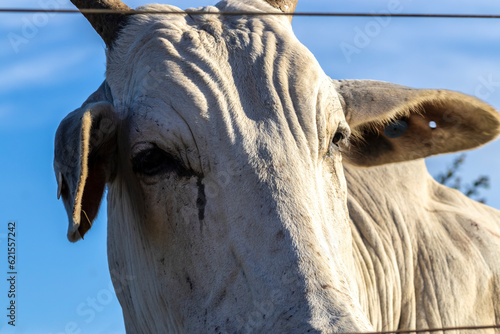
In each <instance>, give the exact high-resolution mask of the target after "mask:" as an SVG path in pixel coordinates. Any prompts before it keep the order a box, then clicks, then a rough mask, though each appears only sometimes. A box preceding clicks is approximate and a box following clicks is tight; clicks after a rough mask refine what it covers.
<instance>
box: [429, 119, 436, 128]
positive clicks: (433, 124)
mask: <svg viewBox="0 0 500 334" xmlns="http://www.w3.org/2000/svg"><path fill="white" fill-rule="evenodd" d="M429 127H430V128H431V129H435V128H437V124H436V122H434V121H430V122H429Z"/></svg>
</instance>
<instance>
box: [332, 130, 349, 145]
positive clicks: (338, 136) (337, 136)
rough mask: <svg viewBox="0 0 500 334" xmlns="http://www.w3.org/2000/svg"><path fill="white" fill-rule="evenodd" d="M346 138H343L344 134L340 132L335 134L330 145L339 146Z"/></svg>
mask: <svg viewBox="0 0 500 334" xmlns="http://www.w3.org/2000/svg"><path fill="white" fill-rule="evenodd" d="M345 139H346V137H345V134H343V133H342V132H337V133H335V135H334V136H333V139H332V143H334V144H335V145H337V146H339V145H340V143H341V142H342V141H343V140H345Z"/></svg>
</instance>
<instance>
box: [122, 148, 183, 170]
mask: <svg viewBox="0 0 500 334" xmlns="http://www.w3.org/2000/svg"><path fill="white" fill-rule="evenodd" d="M132 168H133V171H134V173H136V174H142V175H145V176H155V175H160V174H167V173H176V174H177V175H178V176H189V175H190V174H191V173H190V172H189V171H188V170H187V168H186V167H184V165H183V164H182V163H181V162H179V161H178V160H177V159H176V158H174V157H173V156H172V155H171V154H169V153H167V152H165V151H163V150H162V149H160V148H159V147H158V146H156V145H153V147H152V148H150V149H147V150H144V151H142V152H139V153H138V154H137V155H136V156H135V157H134V158H133V159H132Z"/></svg>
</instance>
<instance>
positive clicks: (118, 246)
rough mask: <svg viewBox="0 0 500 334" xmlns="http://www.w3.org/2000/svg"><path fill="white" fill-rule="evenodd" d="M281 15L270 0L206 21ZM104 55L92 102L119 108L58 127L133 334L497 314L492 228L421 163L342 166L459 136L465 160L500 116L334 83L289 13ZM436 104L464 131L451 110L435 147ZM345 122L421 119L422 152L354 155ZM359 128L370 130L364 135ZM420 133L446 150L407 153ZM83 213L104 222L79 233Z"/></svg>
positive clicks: (235, 6)
mask: <svg viewBox="0 0 500 334" xmlns="http://www.w3.org/2000/svg"><path fill="white" fill-rule="evenodd" d="M141 9H147V10H164V11H169V10H175V11H178V10H179V9H177V8H175V7H172V6H165V5H150V6H146V7H143V8H141ZM272 10H274V9H273V8H272V7H271V6H269V5H268V4H266V3H265V2H264V1H260V0H246V1H237V0H229V1H222V2H220V3H219V4H218V5H217V6H215V7H205V8H200V9H198V11H200V12H217V11H252V12H255V11H266V12H267V11H272ZM107 56H108V63H107V73H106V83H105V84H103V86H102V87H101V88H102V90H103V92H105V93H106V94H104V95H103V94H100V93H99V92H97V93H96V94H95V96H103V100H105V101H107V102H104V103H101V104H91V105H89V106H86V105H85V104H84V106H82V108H80V109H77V110H76V111H75V112H73V113H71V114H70V115H69V116H68V117H67V118H66V120H65V121H63V122H64V124H63V123H62V124H63V125H62V129H60V130H58V134H57V135H56V158H55V163H54V166H55V169H56V175H57V178H58V184H59V187H60V189H59V192H60V193H62V196H63V199H64V201H65V205H66V208H67V210H68V213H69V218H70V232H71V233H70V239H71V240H72V241H76V240H78V239H79V238H80V236H83V235H84V233H85V232H86V231H87V230H88V229H89V228H90V225H91V220H92V219H93V218H92V217H94V216H95V214H97V210H98V206H99V201H100V197H99V196H100V195H99V194H102V191H103V189H104V185H105V183H106V182H107V184H108V189H109V191H108V257H109V266H110V270H111V273H112V276H113V273H114V275H115V276H116V275H120V277H121V278H122V279H120V277H118V278H117V277H114V278H117V279H116V280H115V282H114V284H115V290H116V292H117V296H118V298H119V300H120V304H121V306H122V308H123V314H124V319H125V325H126V328H127V332H128V333H345V332H359V331H371V330H375V329H376V330H395V329H408V328H427V327H439V326H455V325H473V324H490V323H494V322H495V321H496V320H497V319H498V318H499V316H500V314H499V302H498V291H499V290H498V287H499V278H498V277H499V276H498V268H500V260H499V259H498V256H497V254H498V251H497V250H498V249H499V246H500V239H499V236H500V229H499V217H500V215H499V213H498V212H497V211H495V210H493V209H490V208H487V207H485V206H483V205H481V204H478V203H476V202H474V201H472V200H470V199H468V198H466V197H464V196H463V195H461V194H460V193H458V192H456V191H454V190H450V189H447V188H445V187H442V186H440V185H438V184H436V183H435V182H434V181H433V180H432V178H431V177H430V176H429V175H428V173H427V171H426V170H425V167H424V166H423V162H422V161H421V160H417V161H413V162H403V163H399V164H390V165H387V166H381V167H375V168H369V169H360V168H357V167H353V166H352V165H349V164H348V163H346V161H344V162H343V161H342V155H343V154H344V156H345V159H344V160H349V159H351V160H349V161H350V162H351V163H357V164H359V165H365V166H371V165H374V164H381V163H387V162H394V161H397V162H399V161H404V160H408V159H417V158H421V157H423V156H426V155H428V154H436V153H441V152H445V151H452V150H457V149H463V148H465V147H466V146H463V145H462V146H460V147H455V146H453V145H451V144H450V146H449V148H447V149H446V150H441V146H443V145H441V143H442V142H449V141H452V140H453V138H454V137H456V135H455V134H456V133H461V134H462V137H461V140H462V142H463V143H465V144H464V145H467V144H469V143H470V142H471V141H469V140H468V138H472V137H473V136H474V131H477V129H481V131H480V132H481V134H482V135H483V137H480V138H479V139H477V138H476V139H477V140H476V141H472V144H471V146H470V147H472V146H477V145H479V144H482V143H484V142H486V141H487V140H490V139H492V138H493V137H495V136H496V135H497V134H498V127H497V126H496V124H497V123H498V116H496V114H494V113H495V112H494V111H492V110H493V109H491V108H490V107H488V106H486V105H484V104H481V103H480V102H479V101H477V100H475V99H473V98H465V97H464V96H463V95H460V94H458V93H450V92H443V91H423V90H422V91H416V90H410V89H407V88H404V87H402V86H396V85H392V86H391V85H387V84H385V83H374V82H371V83H365V82H361V81H352V82H335V81H333V80H331V79H330V78H329V77H327V76H326V75H325V74H324V72H323V71H322V69H321V68H320V66H319V64H318V63H317V61H316V60H315V58H314V57H313V56H312V55H311V53H310V52H309V51H308V50H307V49H306V48H305V47H304V46H303V45H301V44H300V43H299V42H298V41H297V40H296V38H295V36H294V34H293V32H292V29H291V26H290V23H289V21H288V19H287V18H286V17H284V16H277V17H273V16H262V17H259V16H247V17H245V16H218V15H134V16H131V17H129V19H128V23H127V25H126V26H125V27H124V29H123V30H122V31H121V32H120V34H119V38H118V40H117V41H116V42H115V44H114V45H113V47H112V48H111V49H110V50H109V51H108V54H107ZM373 87H375V88H374V89H373ZM363 89H366V90H363ZM353 90H355V91H353ZM396 91H397V92H396ZM382 92H383V94H382ZM378 93H380V94H378ZM370 94H373V96H371V95H370ZM111 96H112V98H111ZM367 96H368V97H369V98H367V99H366V100H369V101H368V102H367V101H365V100H364V99H365V98H366V97H367ZM350 97H355V99H354V101H352V100H349V98H350ZM377 97H380V98H379V99H378V100H377ZM389 100H390V103H389ZM374 101H376V102H374ZM433 101H438V102H437V103H435V105H433ZM90 102H95V101H93V100H92V99H90ZM367 103H368V107H366V105H367ZM426 107H428V109H429V110H430V111H429V113H428V115H431V116H432V117H435V116H436V115H437V116H439V117H441V116H442V115H440V114H439V113H440V112H441V109H450V110H453V112H455V110H454V107H457V108H458V109H464V110H466V111H467V112H466V113H465V114H467V115H468V116H467V117H468V118H459V119H460V122H457V121H456V118H453V117H451V116H450V115H449V114H445V115H444V116H443V117H442V118H443V119H441V118H439V122H438V123H439V125H440V126H441V125H443V126H441V127H440V128H439V129H438V130H436V131H434V132H432V130H430V129H428V128H427V129H425V125H426V124H428V120H427V119H426V118H425V117H423V116H422V115H424V116H425V115H426V113H425V112H426ZM440 107H442V108H441V109H440ZM360 108H364V109H362V110H361V109H360ZM489 108H490V109H489ZM413 109H419V110H418V112H414V111H415V110H413ZM420 109H421V110H420ZM456 112H457V113H458V112H459V111H458V110H457V111H456ZM344 113H347V115H348V121H350V122H351V123H352V126H353V132H356V135H357V136H358V138H359V137H361V138H362V137H363V134H364V133H368V132H369V131H373V132H372V133H371V135H372V137H373V138H376V139H377V140H378V139H380V138H382V137H383V136H382V134H381V132H380V129H378V128H376V126H375V125H374V124H376V125H377V126H379V125H380V126H383V125H384V124H387V123H389V122H390V121H392V120H393V119H394V118H396V117H407V120H408V121H409V122H410V121H411V122H412V123H411V124H410V127H409V130H408V133H409V134H411V136H407V137H401V138H398V139H395V140H392V139H391V140H389V139H388V138H382V139H383V140H382V139H380V140H379V141H378V142H377V143H381V145H380V147H376V148H374V147H371V146H370V144H371V142H370V141H366V142H365V144H366V145H365V146H363V145H364V144H363V142H362V141H360V142H359V143H362V144H360V145H358V147H361V149H360V150H358V151H349V150H348V149H347V147H346V144H347V143H346V140H344V139H342V137H345V138H347V137H348V136H349V134H350V128H349V125H348V124H347V122H346V118H345V115H344ZM386 114H387V115H386ZM479 114H481V116H478V115H479ZM82 115H84V116H85V117H87V118H85V119H88V120H89V121H88V122H90V123H91V126H89V124H87V123H88V122H87V123H85V122H84V123H85V124H86V126H82V125H81V124H79V123H78V120H81V119H82V117H83V116H82ZM437 116H436V117H437ZM452 116H454V115H452ZM370 117H371V118H370ZM384 117H385V118H384ZM365 118H366V119H367V120H369V121H370V122H372V123H373V124H372V123H370V124H368V125H367V126H365V127H359V128H354V125H356V126H357V125H358V124H361V125H363V124H364V122H367V120H365ZM476 118H477V119H479V120H477V122H476V123H477V124H476V123H474V122H472V123H470V120H476ZM450 119H451V120H452V121H453V122H452V121H450ZM106 120H108V123H111V124H112V125H113V126H112V127H109V126H108V127H105V126H104V125H105V123H106V122H105V121H106ZM110 120H111V121H110ZM353 120H355V121H353ZM436 120H437V119H436ZM109 121H110V122H109ZM441 121H442V122H441ZM356 122H357V123H356ZM426 122H427V123H426ZM440 122H441V123H440ZM495 122H496V123H495ZM101 123H102V124H104V125H102V124H101ZM452 123H453V124H452ZM458 123H460V124H458ZM85 124H84V125H85ZM422 124H423V127H422V126H421V125H422ZM457 124H458V125H460V126H461V127H460V126H458V125H457ZM470 124H473V126H471V125H470ZM481 124H482V125H484V124H487V125H488V126H489V124H493V125H491V126H489V128H488V126H485V127H484V129H485V130H482V129H483V128H481V127H480V125H481ZM108 125H109V124H108ZM452 125H453V127H452ZM476 125H477V126H476ZM412 126H413V127H412ZM101 128H104V129H107V131H104V133H105V134H106V135H105V136H98V135H100V134H102V132H103V131H101ZM448 128H450V129H451V128H452V129H451V130H450V131H455V132H446V131H448ZM487 128H488V129H487ZM420 129H423V130H425V132H422V131H420ZM367 131H368V132H367ZM467 131H468V132H467ZM382 132H383V129H382ZM421 133H424V135H425V136H427V135H429V136H434V137H432V138H418V139H416V138H414V137H413V135H418V134H421ZM336 134H337V135H338V134H341V136H340V137H338V138H340V141H339V143H338V145H337V144H336V143H332V140H333V138H334V137H335V135H336ZM96 136H97V137H98V138H96ZM113 136H115V137H116V138H115V137H113ZM110 138H112V139H110ZM83 139H85V141H84V140H83ZM425 139H428V140H425ZM472 139H474V138H472ZM113 140H116V143H117V145H115V144H114V143H115V141H113ZM440 140H441V141H440ZM462 142H461V143H462ZM79 143H83V144H79ZM77 145H80V146H81V147H79V148H75V146H77ZM103 147H105V149H103ZM72 148H73V150H72ZM409 148H410V149H409ZM413 148H414V149H415V151H413ZM467 148H469V147H468V146H467ZM418 150H420V151H418ZM426 150H428V151H429V152H430V153H428V152H427V151H426ZM417 151H418V152H417ZM82 152H83V153H82ZM394 152H396V153H394ZM368 153H370V154H371V155H368ZM355 154H357V155H355ZM380 156H382V158H381V159H379V160H378V161H377V162H376V163H375V159H376V158H378V157H380ZM353 157H354V158H353ZM84 158H85V159H84ZM83 160H85V161H83ZM82 164H83V165H82ZM87 164H88V165H89V166H87ZM75 166H76V167H75ZM80 166H83V167H84V168H83V167H80ZM158 166H159V167H161V168H156V167H158ZM81 170H84V171H85V173H84V175H83V174H82V173H83V172H81ZM61 171H62V172H61ZM87 171H88V173H87ZM344 172H345V175H344ZM87 174H88V177H87ZM82 175H83V176H82ZM346 180H347V181H346ZM80 188H81V189H83V188H85V189H84V190H82V191H79V190H78V189H80ZM78 191H79V192H78ZM75 194H77V195H76V200H74V199H73V198H75ZM78 194H80V195H78ZM94 194H97V195H95V196H93V195H94ZM75 203H76V204H75ZM75 205H76V206H75ZM81 212H84V213H85V212H91V213H92V215H91V218H90V219H88V220H89V224H88V226H85V227H83V228H82V227H81V226H80V219H81V215H82V213H81ZM75 215H76V218H75V217H73V216H75ZM72 219H73V220H72ZM464 268H467V270H470V271H471V273H470V274H469V273H468V274H467V275H463V274H462V271H463V270H464ZM123 278H126V279H123ZM124 282H125V283H124Z"/></svg>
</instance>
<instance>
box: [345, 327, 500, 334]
mask: <svg viewBox="0 0 500 334" xmlns="http://www.w3.org/2000/svg"><path fill="white" fill-rule="evenodd" d="M480 329H500V325H488V326H461V327H442V328H427V329H401V330H395V331H381V332H352V333H343V334H406V333H430V332H449V331H464V330H480Z"/></svg>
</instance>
